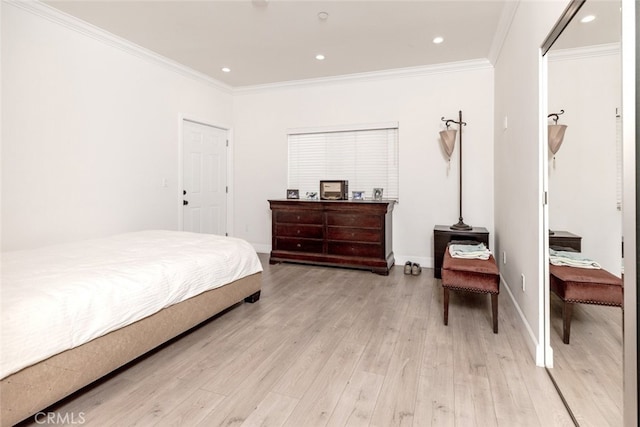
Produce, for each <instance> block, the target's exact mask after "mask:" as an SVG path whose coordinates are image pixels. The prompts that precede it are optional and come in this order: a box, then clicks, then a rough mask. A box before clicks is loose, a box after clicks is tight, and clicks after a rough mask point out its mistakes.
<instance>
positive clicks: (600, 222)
mask: <svg viewBox="0 0 640 427" xmlns="http://www.w3.org/2000/svg"><path fill="white" fill-rule="evenodd" d="M589 17H591V18H589ZM620 19H621V17H620V2H615V1H604V2H601V1H591V0H588V1H587V2H586V3H585V4H584V5H583V6H582V8H581V9H580V10H579V11H578V13H577V15H576V16H575V17H574V18H573V19H572V21H571V22H570V23H569V25H568V26H567V28H566V29H565V31H564V32H563V33H562V34H561V35H560V37H559V38H558V40H557V41H556V42H555V43H554V45H553V46H552V47H551V50H550V51H549V52H548V54H547V65H548V87H547V90H548V93H547V97H548V112H549V118H548V125H550V127H549V145H550V147H549V151H548V154H549V162H548V166H549V170H548V188H549V218H548V220H549V221H548V224H549V228H550V230H549V255H550V260H553V262H552V263H553V264H564V265H562V267H561V268H558V266H555V265H550V266H549V273H550V279H549V281H550V289H551V295H550V310H549V321H550V328H549V330H550V334H551V336H550V341H551V347H552V348H553V368H551V369H549V372H550V374H551V375H552V376H553V378H554V380H555V382H556V383H557V385H558V388H559V391H560V392H561V393H562V395H563V397H564V399H565V401H566V402H567V404H568V406H569V409H570V410H571V412H572V413H573V416H574V418H575V420H576V421H577V422H578V423H579V424H580V425H583V426H586V425H594V426H606V425H611V426H621V425H622V423H623V420H622V401H623V393H622V386H623V383H622V372H623V371H622V308H621V306H622V280H621V278H622V276H623V274H624V271H623V264H622V258H623V253H624V251H623V240H624V239H623V236H622V202H623V201H622V139H621V111H620V105H621V94H622V88H621V68H620V65H621V56H620ZM588 267H590V268H588ZM593 267H596V268H593Z"/></svg>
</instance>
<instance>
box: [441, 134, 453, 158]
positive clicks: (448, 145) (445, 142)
mask: <svg viewBox="0 0 640 427" xmlns="http://www.w3.org/2000/svg"><path fill="white" fill-rule="evenodd" d="M456 132H457V130H455V129H451V130H443V131H441V132H440V140H441V141H442V148H444V151H445V153H447V157H451V154H452V153H453V148H454V147H455V145H456Z"/></svg>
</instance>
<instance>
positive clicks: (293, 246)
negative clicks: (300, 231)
mask: <svg viewBox="0 0 640 427" xmlns="http://www.w3.org/2000/svg"><path fill="white" fill-rule="evenodd" d="M275 240H276V248H275V249H277V250H279V251H291V252H312V253H322V246H323V245H322V240H313V239H296V238H285V237H278V238H276V239H275Z"/></svg>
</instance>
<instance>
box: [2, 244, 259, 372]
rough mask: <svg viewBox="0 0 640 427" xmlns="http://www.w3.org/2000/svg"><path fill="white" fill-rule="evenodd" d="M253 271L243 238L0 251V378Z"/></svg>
mask: <svg viewBox="0 0 640 427" xmlns="http://www.w3.org/2000/svg"><path fill="white" fill-rule="evenodd" d="M260 271H262V265H261V264H260V260H259V259H258V256H257V254H256V252H255V250H254V249H253V247H252V246H251V245H250V244H249V243H247V242H246V241H244V240H241V239H236V238H231V237H222V236H215V235H211V234H196V233H187V232H179V231H141V232H135V233H127V234H121V235H117V236H113V237H109V238H104V239H96V240H88V241H84V242H77V243H71V244H64V245H56V246H50V247H46V248H41V249H35V250H28V251H14V252H4V253H2V288H1V294H0V300H1V303H0V304H1V305H0V307H1V310H2V312H1V315H2V318H1V323H0V379H2V378H4V377H6V376H8V375H10V374H12V373H14V372H17V371H19V370H20V369H22V368H24V367H27V366H29V365H32V364H34V363H37V362H39V361H41V360H44V359H46V358H48V357H50V356H52V355H54V354H57V353H59V352H61V351H64V350H67V349H70V348H73V347H76V346H78V345H81V344H83V343H85V342H87V341H90V340H91V339H93V338H96V337H99V336H101V335H104V334H106V333H108V332H111V331H113V330H116V329H119V328H121V327H123V326H126V325H128V324H131V323H133V322H135V321H137V320H140V319H142V318H144V317H147V316H149V315H151V314H153V313H155V312H157V311H159V310H161V309H162V308H165V307H168V306H170V305H172V304H176V303H178V302H180V301H183V300H186V299H188V298H190V297H192V296H195V295H198V294H200V293H202V292H204V291H206V290H209V289H213V288H216V287H220V286H222V285H225V284H227V283H231V282H233V281H235V280H237V279H240V278H242V277H245V276H248V275H251V274H254V273H257V272H260Z"/></svg>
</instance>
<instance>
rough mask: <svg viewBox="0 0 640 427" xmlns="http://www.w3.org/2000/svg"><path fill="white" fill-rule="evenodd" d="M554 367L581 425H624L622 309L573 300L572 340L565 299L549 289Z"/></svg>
mask: <svg viewBox="0 0 640 427" xmlns="http://www.w3.org/2000/svg"><path fill="white" fill-rule="evenodd" d="M550 317H551V346H552V347H553V358H554V368H553V369H551V370H550V372H551V375H553V377H554V379H555V381H556V383H557V384H558V386H559V388H560V390H561V391H562V394H563V396H564V397H565V399H566V400H567V402H568V404H569V406H570V407H571V410H572V412H573V414H574V416H575V417H576V419H577V421H578V423H579V424H580V426H581V427H601V426H612V427H620V426H622V425H623V419H622V413H623V411H622V401H623V387H622V386H623V374H622V309H621V308H619V307H605V306H597V305H589V304H575V306H574V309H573V318H572V321H571V337H570V343H569V345H567V344H564V343H563V342H562V302H561V301H560V299H559V298H557V297H556V296H555V295H551V311H550Z"/></svg>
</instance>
